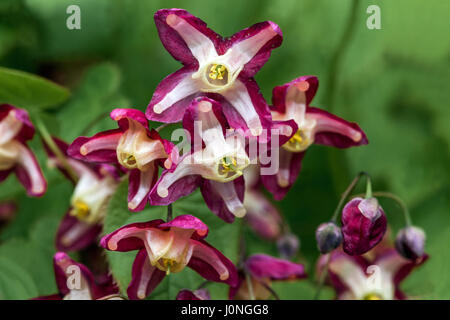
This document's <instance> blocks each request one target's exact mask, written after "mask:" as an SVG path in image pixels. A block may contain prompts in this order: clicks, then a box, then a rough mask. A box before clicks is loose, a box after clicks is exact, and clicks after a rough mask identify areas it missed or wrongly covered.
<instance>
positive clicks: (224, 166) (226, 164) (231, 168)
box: [219, 157, 242, 178]
mask: <svg viewBox="0 0 450 320" xmlns="http://www.w3.org/2000/svg"><path fill="white" fill-rule="evenodd" d="M219 174H220V175H226V176H227V178H229V177H232V176H234V175H242V170H241V169H240V168H239V167H238V165H237V160H236V158H235V157H223V158H222V159H220V162H219Z"/></svg>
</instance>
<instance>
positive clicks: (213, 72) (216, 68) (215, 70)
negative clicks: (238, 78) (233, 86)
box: [209, 64, 228, 80]
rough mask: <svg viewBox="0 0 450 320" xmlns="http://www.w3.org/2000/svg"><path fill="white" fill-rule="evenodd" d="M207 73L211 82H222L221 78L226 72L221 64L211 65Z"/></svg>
mask: <svg viewBox="0 0 450 320" xmlns="http://www.w3.org/2000/svg"><path fill="white" fill-rule="evenodd" d="M209 71H210V73H209V77H210V78H211V79H213V80H223V77H224V76H225V75H226V73H227V72H228V70H227V68H226V67H225V66H223V65H221V64H213V65H212V66H211V68H210V69H209Z"/></svg>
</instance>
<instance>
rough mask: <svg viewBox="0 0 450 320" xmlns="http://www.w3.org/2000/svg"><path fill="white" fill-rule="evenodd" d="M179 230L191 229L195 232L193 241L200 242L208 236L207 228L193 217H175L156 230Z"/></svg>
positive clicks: (185, 215) (186, 215)
mask: <svg viewBox="0 0 450 320" xmlns="http://www.w3.org/2000/svg"><path fill="white" fill-rule="evenodd" d="M172 227H176V228H181V229H193V230H195V234H194V235H193V237H194V239H196V240H201V239H203V238H205V237H206V236H207V235H208V231H209V230H208V226H207V225H206V224H204V223H203V221H201V220H200V219H199V218H196V217H194V216H191V215H188V214H184V215H181V216H177V217H176V218H174V219H173V220H171V221H169V222H165V223H162V224H160V225H159V226H158V228H172Z"/></svg>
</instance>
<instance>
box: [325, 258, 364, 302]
mask: <svg viewBox="0 0 450 320" xmlns="http://www.w3.org/2000/svg"><path fill="white" fill-rule="evenodd" d="M330 254H331V257H330V262H329V268H328V274H329V277H330V280H331V284H332V285H333V287H334V289H335V290H336V293H337V296H338V297H339V296H341V295H342V294H344V293H345V292H346V291H348V290H349V288H348V286H347V285H346V283H347V279H346V278H344V277H347V276H348V272H346V271H347V269H345V270H344V269H343V268H339V265H340V263H341V262H344V261H348V263H351V266H354V267H355V268H358V269H360V270H361V272H362V273H363V274H365V272H366V270H367V268H368V267H369V266H370V265H371V263H370V262H369V261H368V260H367V259H365V258H364V257H362V256H349V255H347V254H345V253H344V252H342V251H340V250H335V251H332V252H331V253H330ZM327 257H328V255H322V256H321V258H320V260H319V261H320V266H319V268H320V269H322V270H321V271H320V272H323V268H324V267H325V265H326V260H327V259H328V258H327ZM341 271H342V272H341Z"/></svg>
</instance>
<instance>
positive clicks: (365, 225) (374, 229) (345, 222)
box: [341, 198, 387, 255]
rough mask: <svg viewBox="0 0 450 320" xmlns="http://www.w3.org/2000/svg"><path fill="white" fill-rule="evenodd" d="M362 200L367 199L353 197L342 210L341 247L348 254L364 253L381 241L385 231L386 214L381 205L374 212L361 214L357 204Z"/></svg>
mask: <svg viewBox="0 0 450 320" xmlns="http://www.w3.org/2000/svg"><path fill="white" fill-rule="evenodd" d="M362 201H367V199H362V198H354V199H352V200H351V201H350V202H348V203H347V204H346V205H345V207H344V209H343V210H342V217H341V220H342V235H343V237H344V242H343V249H344V251H345V252H346V253H347V254H349V255H361V254H364V253H366V252H367V251H369V250H370V249H372V248H373V247H375V246H376V245H377V244H378V243H379V242H380V241H381V239H382V238H383V236H384V234H385V232H386V225H387V222H386V215H385V213H384V211H383V209H382V208H381V206H378V208H377V209H376V210H377V212H376V213H374V214H371V215H368V213H364V214H363V213H362V212H361V209H360V208H361V207H360V206H359V204H360V203H361V202H362ZM368 217H372V218H368Z"/></svg>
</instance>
